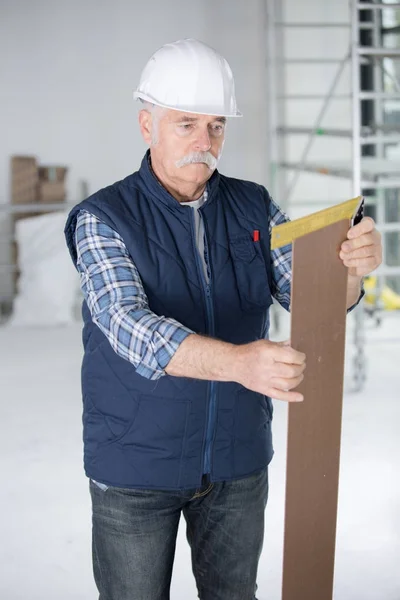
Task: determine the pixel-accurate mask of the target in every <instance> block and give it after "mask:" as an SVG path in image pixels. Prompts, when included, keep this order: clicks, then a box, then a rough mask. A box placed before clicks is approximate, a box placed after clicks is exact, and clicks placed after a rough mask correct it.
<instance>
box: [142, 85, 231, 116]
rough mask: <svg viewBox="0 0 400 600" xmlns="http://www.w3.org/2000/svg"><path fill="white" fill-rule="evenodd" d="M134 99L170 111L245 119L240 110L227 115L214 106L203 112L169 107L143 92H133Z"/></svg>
mask: <svg viewBox="0 0 400 600" xmlns="http://www.w3.org/2000/svg"><path fill="white" fill-rule="evenodd" d="M133 98H134V99H135V100H144V101H145V102H150V104H155V105H156V106H160V107H161V108H168V109H169V110H175V111H179V112H187V113H192V114H194V115H213V116H215V117H226V118H234V117H243V114H242V113H241V112H240V111H239V110H237V111H236V112H235V113H227V112H221V111H218V109H217V110H215V107H212V106H209V107H204V109H202V110H193V108H191V107H185V106H180V107H177V106H169V105H168V104H163V103H162V102H159V101H158V100H155V99H154V98H152V97H151V96H148V95H147V94H143V92H139V91H136V92H133Z"/></svg>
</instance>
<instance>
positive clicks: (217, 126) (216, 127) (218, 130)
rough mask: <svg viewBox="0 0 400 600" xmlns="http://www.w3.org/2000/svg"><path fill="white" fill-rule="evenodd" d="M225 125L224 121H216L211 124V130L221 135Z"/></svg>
mask: <svg viewBox="0 0 400 600" xmlns="http://www.w3.org/2000/svg"><path fill="white" fill-rule="evenodd" d="M224 129H225V125H224V124H223V123H214V124H213V125H211V131H212V133H213V135H215V136H219V135H221V134H222V133H223V132H224Z"/></svg>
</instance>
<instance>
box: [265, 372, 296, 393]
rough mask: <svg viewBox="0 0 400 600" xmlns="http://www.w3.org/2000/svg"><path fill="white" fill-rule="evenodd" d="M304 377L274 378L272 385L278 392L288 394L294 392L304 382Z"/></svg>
mask: <svg viewBox="0 0 400 600" xmlns="http://www.w3.org/2000/svg"><path fill="white" fill-rule="evenodd" d="M303 379H304V375H299V376H298V377H293V378H292V379H283V378H279V377H273V378H272V379H271V384H272V385H273V386H274V388H275V389H277V390H282V391H284V392H287V391H289V390H293V389H294V388H296V387H297V386H298V385H300V383H301V382H302V381H303Z"/></svg>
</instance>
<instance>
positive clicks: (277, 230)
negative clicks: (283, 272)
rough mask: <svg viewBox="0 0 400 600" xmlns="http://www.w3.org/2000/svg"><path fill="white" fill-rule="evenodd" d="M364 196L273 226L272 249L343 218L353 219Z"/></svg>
mask: <svg viewBox="0 0 400 600" xmlns="http://www.w3.org/2000/svg"><path fill="white" fill-rule="evenodd" d="M361 199H362V196H357V198H352V199H351V200H347V202H342V203H341V204H336V205H335V206H332V207H330V208H325V209H324V210H320V211H318V212H316V213H313V214H311V215H307V216H306V217H301V218H300V219H296V220H295V221H291V222H290V223H282V225H277V226H276V227H273V228H272V234H271V250H275V249H276V248H281V247H282V246H286V245H287V244H291V243H292V242H293V241H294V240H295V239H297V238H299V237H302V236H303V235H306V234H307V233H311V232H312V231H317V230H318V229H322V228H323V227H326V226H327V225H332V223H337V221H341V220H343V219H351V218H352V217H353V216H354V215H355V213H356V211H357V208H358V206H359V204H360V201H361Z"/></svg>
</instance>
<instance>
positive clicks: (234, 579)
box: [90, 469, 268, 600]
mask: <svg viewBox="0 0 400 600" xmlns="http://www.w3.org/2000/svg"><path fill="white" fill-rule="evenodd" d="M102 487H103V489H100V487H98V485H97V484H96V483H93V482H92V481H90V492H91V496H92V507H93V569H94V577H95V581H96V585H97V588H98V590H99V593H100V596H99V600H169V598H170V583H171V574H172V566H173V561H174V554H175V544H176V536H177V531H178V524H179V519H180V516H181V512H183V515H184V517H185V519H186V523H187V530H186V531H187V539H188V542H189V544H190V547H191V555H192V568H193V573H194V576H195V579H196V584H197V589H198V593H199V598H200V599H201V600H255V591H256V588H257V586H256V577H257V567H258V561H259V558H260V554H261V549H262V545H263V538H264V510H265V506H266V503H267V497H268V470H267V469H265V470H263V471H261V472H259V473H257V474H255V475H252V476H250V477H247V478H245V479H239V480H236V481H232V482H226V483H224V482H222V483H214V484H212V483H208V481H207V480H206V479H203V485H202V486H201V488H199V489H197V490H196V489H193V490H182V491H160V490H141V489H134V490H133V489H125V488H116V487H108V488H106V487H105V486H102ZM188 600H190V599H188Z"/></svg>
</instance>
